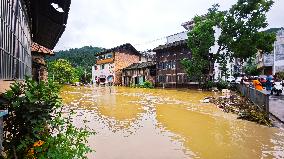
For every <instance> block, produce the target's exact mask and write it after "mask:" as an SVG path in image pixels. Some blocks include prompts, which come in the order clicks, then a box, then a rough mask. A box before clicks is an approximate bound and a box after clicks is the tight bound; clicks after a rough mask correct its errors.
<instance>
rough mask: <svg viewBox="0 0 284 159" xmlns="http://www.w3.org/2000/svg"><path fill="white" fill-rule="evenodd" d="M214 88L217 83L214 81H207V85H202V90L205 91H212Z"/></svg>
mask: <svg viewBox="0 0 284 159" xmlns="http://www.w3.org/2000/svg"><path fill="white" fill-rule="evenodd" d="M212 87H215V83H214V82H213V81H206V82H205V83H203V84H202V85H201V88H202V89H205V90H209V89H211V88H212Z"/></svg>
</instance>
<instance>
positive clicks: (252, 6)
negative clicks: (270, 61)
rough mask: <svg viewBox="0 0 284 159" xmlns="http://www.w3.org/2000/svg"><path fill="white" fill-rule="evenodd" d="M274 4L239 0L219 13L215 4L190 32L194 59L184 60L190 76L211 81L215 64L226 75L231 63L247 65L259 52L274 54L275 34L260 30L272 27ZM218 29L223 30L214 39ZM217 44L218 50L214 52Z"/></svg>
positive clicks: (195, 18)
mask: <svg viewBox="0 0 284 159" xmlns="http://www.w3.org/2000/svg"><path fill="white" fill-rule="evenodd" d="M272 5H273V1H272V0H238V1H237V3H236V4H234V5H233V6H232V7H231V8H230V9H229V10H228V11H219V10H218V8H219V5H213V7H212V8H210V9H209V10H208V13H207V14H206V15H204V16H195V17H194V19H193V20H194V24H195V25H194V27H193V29H192V30H191V31H190V32H189V33H188V47H189V48H190V50H191V52H192V59H185V60H183V61H182V65H183V66H184V68H185V70H186V72H187V73H188V75H189V77H191V78H192V77H197V79H199V80H200V79H207V80H208V77H209V76H208V74H210V73H211V71H212V63H213V62H215V61H217V62H219V63H220V64H221V68H220V69H221V70H223V71H224V73H225V75H226V72H227V71H226V64H227V61H228V60H230V61H231V60H233V59H234V58H237V59H240V61H241V62H243V61H244V60H246V59H248V58H250V57H253V56H254V55H256V53H257V51H258V50H261V51H263V52H271V51H272V50H273V45H272V44H273V42H274V41H275V33H269V32H261V31H260V30H261V29H264V28H266V27H267V26H268V24H267V22H266V19H267V18H266V13H267V12H268V11H269V10H270V8H271V6H272ZM216 28H219V29H220V30H221V33H220V36H219V37H215V36H214V34H215V29H216ZM214 44H218V48H217V49H216V52H210V51H212V50H210V48H211V47H212V46H213V45H214ZM210 54H213V55H214V56H213V57H212V56H210Z"/></svg>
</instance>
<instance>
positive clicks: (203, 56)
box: [181, 4, 224, 81]
mask: <svg viewBox="0 0 284 159" xmlns="http://www.w3.org/2000/svg"><path fill="white" fill-rule="evenodd" d="M218 7H219V5H218V4H216V5H213V7H212V8H210V9H209V10H208V13H207V14H206V15H205V16H195V17H194V19H193V21H194V27H193V29H192V30H191V31H190V32H189V33H188V47H189V48H190V50H191V53H192V57H191V59H184V60H182V61H181V64H182V65H183V67H184V68H185V70H186V72H187V74H188V75H189V77H190V78H193V79H196V80H198V81H204V80H208V79H209V78H210V76H209V74H210V73H212V70H213V69H212V64H213V62H214V58H213V54H212V53H211V52H210V50H211V47H212V46H213V45H214V44H215V30H214V28H215V27H216V26H219V24H220V22H221V21H222V20H223V18H224V12H220V11H218Z"/></svg>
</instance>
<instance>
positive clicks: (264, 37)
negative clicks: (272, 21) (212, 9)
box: [218, 0, 275, 61]
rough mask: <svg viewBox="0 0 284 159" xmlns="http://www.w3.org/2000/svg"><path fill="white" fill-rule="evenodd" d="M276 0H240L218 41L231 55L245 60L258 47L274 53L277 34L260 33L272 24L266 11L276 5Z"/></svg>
mask: <svg viewBox="0 0 284 159" xmlns="http://www.w3.org/2000/svg"><path fill="white" fill-rule="evenodd" d="M273 3H274V2H273V1H272V0H238V1H237V3H236V4H234V5H233V6H232V7H231V8H230V9H229V11H227V12H226V14H225V18H224V20H223V21H222V23H221V25H220V26H221V30H222V32H221V35H220V37H219V39H218V44H219V45H220V47H222V49H223V48H224V49H226V52H227V55H230V57H231V58H232V57H234V58H239V59H241V61H243V60H246V59H248V58H250V57H252V56H254V55H256V53H257V51H258V50H262V51H263V52H271V51H272V50H273V46H272V44H273V42H274V41H275V34H274V33H268V32H260V30H261V29H264V28H266V27H267V26H268V23H267V18H266V14H267V12H268V11H269V10H270V8H271V6H272V5H273Z"/></svg>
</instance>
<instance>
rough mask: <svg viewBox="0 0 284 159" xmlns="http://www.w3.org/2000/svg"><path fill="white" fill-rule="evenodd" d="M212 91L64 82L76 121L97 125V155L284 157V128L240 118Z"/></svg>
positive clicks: (99, 158) (109, 158) (101, 158)
mask: <svg viewBox="0 0 284 159" xmlns="http://www.w3.org/2000/svg"><path fill="white" fill-rule="evenodd" d="M212 95H214V94H213V93H211V92H200V91H193V90H185V89H184V90H163V89H138V88H125V87H112V88H109V87H102V88H97V87H95V88H89V87H71V86H65V87H63V88H62V92H61V97H62V98H63V102H64V104H66V106H67V107H69V108H74V109H75V110H76V116H75V117H74V118H75V123H76V125H77V126H82V125H83V124H84V122H83V120H85V119H87V120H89V121H90V122H88V123H87V125H88V126H89V127H90V128H93V129H94V130H95V131H96V133H97V134H96V135H94V136H91V137H90V140H89V144H90V145H91V147H92V148H93V149H95V151H96V152H95V153H94V154H93V155H89V158H96V159H146V158H147V159H183V158H241V159H246V158H247V159H252V158H284V131H283V130H280V129H278V128H269V127H265V126H260V125H257V124H255V123H252V122H248V121H244V120H238V119H236V116H235V115H233V114H227V113H224V112H222V111H221V110H220V109H218V108H216V107H215V106H214V105H213V104H205V103H201V102H200V100H202V99H203V98H204V97H206V96H212Z"/></svg>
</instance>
